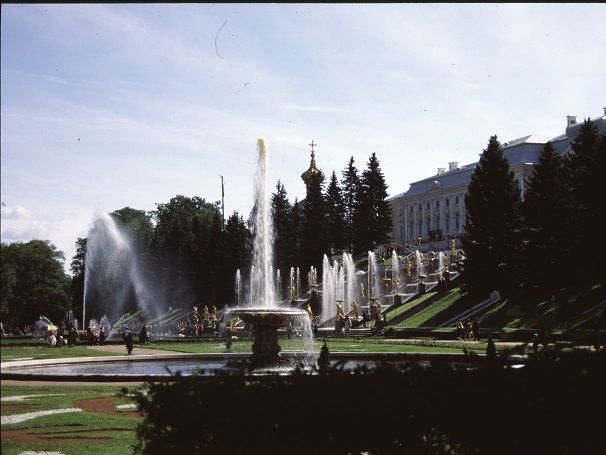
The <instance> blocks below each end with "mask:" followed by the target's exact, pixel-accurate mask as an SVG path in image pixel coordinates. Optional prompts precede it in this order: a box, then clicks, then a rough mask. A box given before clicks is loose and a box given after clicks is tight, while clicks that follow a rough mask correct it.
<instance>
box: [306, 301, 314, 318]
mask: <svg viewBox="0 0 606 455" xmlns="http://www.w3.org/2000/svg"><path fill="white" fill-rule="evenodd" d="M305 311H307V315H308V316H309V319H310V320H313V318H314V314H313V312H312V311H311V305H310V304H309V303H308V304H307V308H305Z"/></svg>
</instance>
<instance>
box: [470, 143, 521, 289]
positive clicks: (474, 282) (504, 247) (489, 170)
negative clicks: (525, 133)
mask: <svg viewBox="0 0 606 455" xmlns="http://www.w3.org/2000/svg"><path fill="white" fill-rule="evenodd" d="M465 205H466V207H467V215H466V220H465V234H464V235H463V236H462V242H463V250H464V252H465V256H466V259H465V262H464V269H463V273H462V280H463V286H464V289H465V290H466V291H469V292H471V293H472V294H475V295H478V296H481V297H483V296H487V294H488V293H489V292H490V291H492V290H494V289H496V290H498V291H500V292H501V293H502V294H506V293H507V292H508V291H510V290H512V289H513V287H514V286H515V285H516V284H517V279H516V276H517V274H518V269H517V267H516V264H517V261H519V251H520V229H521V213H520V212H521V210H520V189H519V187H518V184H517V182H516V181H515V179H514V175H513V172H512V171H511V170H510V169H509V162H508V161H507V159H506V158H505V157H504V156H503V150H502V148H501V144H500V143H499V141H498V139H497V136H492V137H491V138H490V141H489V142H488V146H487V148H486V149H485V150H484V152H483V153H482V156H481V158H480V162H479V163H478V165H477V167H476V169H475V171H474V173H473V174H472V175H471V179H470V183H469V187H468V192H467V195H466V196H465Z"/></svg>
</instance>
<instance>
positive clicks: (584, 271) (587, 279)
mask: <svg viewBox="0 0 606 455" xmlns="http://www.w3.org/2000/svg"><path fill="white" fill-rule="evenodd" d="M604 141H606V139H605V138H604V136H602V137H601V138H600V137H599V136H598V130H597V127H596V126H595V125H594V124H593V122H591V120H589V119H587V120H585V122H583V124H582V125H581V127H580V129H579V134H578V136H577V137H576V138H575V139H574V141H573V142H572V144H571V147H572V152H571V153H570V154H568V155H567V156H566V158H565V160H564V162H565V167H566V171H567V177H568V182H569V185H570V196H571V200H572V201H571V209H570V213H569V216H568V217H567V219H568V221H569V225H568V233H569V235H570V236H571V237H570V240H569V242H570V245H571V246H572V249H571V251H570V254H569V255H568V256H569V260H570V261H572V263H573V264H577V265H581V264H585V266H584V267H579V266H577V267H573V268H572V270H573V271H574V272H576V273H577V276H576V279H577V281H578V283H579V284H582V283H594V282H596V281H601V282H603V283H604V282H605V278H604V276H605V275H606V274H604V272H603V271H602V268H601V267H600V266H599V263H600V262H601V261H600V259H601V253H600V249H599V248H597V247H596V244H595V241H596V239H597V238H598V235H599V232H601V230H602V231H603V227H604V223H605V222H606V214H605V210H606V209H605V207H606V204H604V201H603V194H604V191H603V171H604V167H603V166H604V163H605V161H606V155H605V154H604Z"/></svg>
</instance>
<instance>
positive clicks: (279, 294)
mask: <svg viewBox="0 0 606 455" xmlns="http://www.w3.org/2000/svg"><path fill="white" fill-rule="evenodd" d="M276 299H277V300H278V302H281V301H282V277H281V276H280V269H277V270H276Z"/></svg>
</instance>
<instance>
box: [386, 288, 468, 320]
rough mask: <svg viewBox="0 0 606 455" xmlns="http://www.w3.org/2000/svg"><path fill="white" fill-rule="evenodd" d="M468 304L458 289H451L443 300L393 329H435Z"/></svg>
mask: <svg viewBox="0 0 606 455" xmlns="http://www.w3.org/2000/svg"><path fill="white" fill-rule="evenodd" d="M469 305H470V304H469V302H468V301H467V299H465V297H464V296H462V295H461V290H460V289H459V288H455V289H453V290H452V291H451V292H450V293H449V294H447V295H446V296H445V297H444V298H442V299H440V300H438V301H436V302H434V303H432V304H431V305H430V306H429V307H427V308H426V309H424V310H423V311H421V312H419V313H417V314H415V315H414V316H412V317H410V318H408V319H406V320H405V321H401V322H400V323H399V324H397V325H395V326H394V327H395V328H405V327H437V326H438V325H439V324H441V323H443V322H446V321H447V320H448V319H450V318H452V317H454V316H456V315H457V314H460V313H461V312H462V311H464V310H466V309H467V308H468V307H469Z"/></svg>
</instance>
